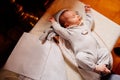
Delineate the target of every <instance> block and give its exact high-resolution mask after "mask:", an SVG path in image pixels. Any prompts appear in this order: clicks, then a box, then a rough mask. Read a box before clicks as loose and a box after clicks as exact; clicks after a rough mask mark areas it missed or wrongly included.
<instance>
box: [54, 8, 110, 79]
mask: <svg viewBox="0 0 120 80" xmlns="http://www.w3.org/2000/svg"><path fill="white" fill-rule="evenodd" d="M63 11H64V10H62V11H60V12H59V13H58V14H57V16H56V20H57V22H54V23H52V27H53V28H54V30H55V32H56V33H57V34H58V35H60V36H61V37H62V38H64V39H65V40H68V41H69V43H70V44H71V47H72V49H73V52H74V54H75V57H76V61H77V63H78V66H79V69H80V73H81V75H82V76H83V78H84V79H85V80H88V79H89V80H99V78H100V75H99V74H97V73H95V72H94V69H95V65H98V64H106V65H108V66H109V67H111V64H112V57H111V54H110V53H109V51H108V50H107V49H105V48H101V47H100V46H99V44H98V43H97V41H96V39H95V38H94V37H93V36H92V31H91V28H92V26H93V23H94V22H93V18H92V16H91V13H86V18H85V21H84V22H83V23H81V24H80V25H72V26H69V27H67V28H64V27H61V25H60V24H59V16H60V15H61V13H62V12H63ZM81 70H82V71H81ZM86 71H88V72H86ZM89 71H90V72H89ZM92 74H93V75H92Z"/></svg>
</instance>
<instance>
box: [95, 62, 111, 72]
mask: <svg viewBox="0 0 120 80" xmlns="http://www.w3.org/2000/svg"><path fill="white" fill-rule="evenodd" d="M95 71H97V72H102V73H106V74H108V73H111V71H110V70H109V69H108V68H107V67H106V65H104V64H103V65H102V64H101V65H96V68H95Z"/></svg>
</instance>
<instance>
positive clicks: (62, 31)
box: [49, 17, 70, 40]
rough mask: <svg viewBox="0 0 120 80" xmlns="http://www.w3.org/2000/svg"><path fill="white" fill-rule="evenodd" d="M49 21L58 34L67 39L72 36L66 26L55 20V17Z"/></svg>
mask: <svg viewBox="0 0 120 80" xmlns="http://www.w3.org/2000/svg"><path fill="white" fill-rule="evenodd" d="M49 21H50V22H51V23H52V27H53V29H54V30H55V32H56V33H57V34H58V35H60V36H61V37H63V38H64V39H67V40H68V39H69V37H70V33H69V31H68V30H67V29H66V28H63V27H61V26H60V24H58V23H57V22H56V21H55V19H54V17H51V18H50V19H49Z"/></svg>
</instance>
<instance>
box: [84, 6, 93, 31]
mask: <svg viewBox="0 0 120 80" xmlns="http://www.w3.org/2000/svg"><path fill="white" fill-rule="evenodd" d="M85 13H86V17H85V25H87V27H89V28H90V29H91V30H93V29H94V20H93V17H92V14H91V7H90V5H85Z"/></svg>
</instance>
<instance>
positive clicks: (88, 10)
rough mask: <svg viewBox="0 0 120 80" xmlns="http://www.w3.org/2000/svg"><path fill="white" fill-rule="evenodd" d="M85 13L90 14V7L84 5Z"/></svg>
mask: <svg viewBox="0 0 120 80" xmlns="http://www.w3.org/2000/svg"><path fill="white" fill-rule="evenodd" d="M85 12H86V13H89V12H91V7H90V5H85Z"/></svg>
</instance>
